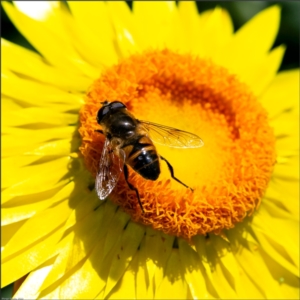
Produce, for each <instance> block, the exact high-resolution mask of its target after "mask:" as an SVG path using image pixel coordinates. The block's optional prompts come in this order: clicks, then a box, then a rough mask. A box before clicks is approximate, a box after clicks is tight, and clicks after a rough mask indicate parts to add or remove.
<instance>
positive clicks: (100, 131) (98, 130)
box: [94, 129, 103, 134]
mask: <svg viewBox="0 0 300 300" xmlns="http://www.w3.org/2000/svg"><path fill="white" fill-rule="evenodd" d="M94 131H95V132H99V133H102V134H103V131H102V130H100V129H96V130H94Z"/></svg>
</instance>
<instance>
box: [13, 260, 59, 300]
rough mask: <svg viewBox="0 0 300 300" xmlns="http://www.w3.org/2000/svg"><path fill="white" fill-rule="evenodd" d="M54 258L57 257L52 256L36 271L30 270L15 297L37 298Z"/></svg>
mask: <svg viewBox="0 0 300 300" xmlns="http://www.w3.org/2000/svg"><path fill="white" fill-rule="evenodd" d="M54 260H55V257H53V258H50V259H49V260H47V261H46V262H45V263H43V264H42V265H41V266H39V267H38V268H36V269H35V270H34V271H32V272H30V274H29V275H28V277H27V278H26V279H25V281H24V282H23V284H22V285H21V287H20V288H19V289H18V290H17V292H16V293H15V294H14V295H13V297H14V298H15V299H37V297H38V294H39V293H38V290H39V287H40V286H41V284H42V283H43V282H44V280H45V278H46V277H47V275H48V274H49V272H50V271H51V269H52V266H53V262H54Z"/></svg>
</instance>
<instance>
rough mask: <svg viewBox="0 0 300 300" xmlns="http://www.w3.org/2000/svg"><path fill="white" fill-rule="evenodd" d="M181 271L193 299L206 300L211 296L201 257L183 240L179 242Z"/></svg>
mask: <svg viewBox="0 0 300 300" xmlns="http://www.w3.org/2000/svg"><path fill="white" fill-rule="evenodd" d="M178 244H179V254H180V260H181V265H180V267H181V269H182V272H183V274H184V278H185V280H186V283H187V285H188V286H189V289H190V293H191V295H192V298H193V299H206V298H209V296H210V295H209V294H208V292H207V289H206V283H205V280H204V277H203V274H202V272H203V268H202V270H201V268H200V266H201V265H202V264H201V262H200V260H199V256H198V254H197V252H196V251H194V250H193V249H192V248H191V246H190V245H189V244H188V243H187V242H186V241H185V240H183V239H179V240H178Z"/></svg>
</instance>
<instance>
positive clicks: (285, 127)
mask: <svg viewBox="0 0 300 300" xmlns="http://www.w3.org/2000/svg"><path fill="white" fill-rule="evenodd" d="M270 125H271V126H272V127H273V128H274V133H275V136H276V139H277V140H278V139H281V138H286V137H289V136H298V137H299V116H296V115H295V114H291V113H290V112H285V113H281V114H280V115H278V117H277V118H274V119H272V120H270ZM291 146H292V145H291Z"/></svg>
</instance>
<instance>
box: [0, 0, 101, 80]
mask: <svg viewBox="0 0 300 300" xmlns="http://www.w3.org/2000/svg"><path fill="white" fill-rule="evenodd" d="M1 4H2V6H3V8H4V9H5V12H6V13H7V15H8V16H9V18H10V19H11V20H12V22H13V23H14V25H15V26H16V27H17V29H18V30H19V31H20V33H21V34H22V35H24V37H25V38H26V39H27V40H28V41H29V42H30V43H31V44H32V45H33V46H34V47H35V48H36V49H37V50H38V51H39V52H40V53H41V54H42V55H43V56H44V57H45V58H46V59H47V60H48V61H49V62H50V63H51V64H52V65H53V66H57V67H58V68H62V69H65V70H67V69H69V70H70V69H71V70H73V71H74V72H77V73H80V72H83V73H84V74H85V75H87V76H88V77H90V78H96V76H97V74H98V73H99V72H98V71H97V70H96V69H94V68H93V67H92V66H91V65H89V64H87V63H86V62H85V61H83V60H82V59H81V57H80V56H79V55H78V54H77V52H76V51H75V49H74V48H73V47H72V46H71V43H70V39H69V37H68V32H67V31H66V30H65V28H64V26H63V24H62V18H63V17H65V16H64V15H63V10H62V9H60V7H59V6H58V7H57V9H56V10H55V13H54V9H55V7H52V8H53V13H52V14H51V18H48V19H47V22H41V21H39V20H35V19H32V18H31V17H30V16H28V15H26V14H25V13H28V10H26V12H24V11H23V12H22V11H21V10H19V9H18V8H17V7H15V6H13V5H12V4H10V3H8V2H2V3H1ZM33 5H34V4H33ZM60 5H63V4H62V3H60ZM65 14H66V12H65ZM48 16H49V15H48ZM47 25H48V26H47ZM58 41H59V42H58ZM61 49H64V51H63V52H62V51H61Z"/></svg>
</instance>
